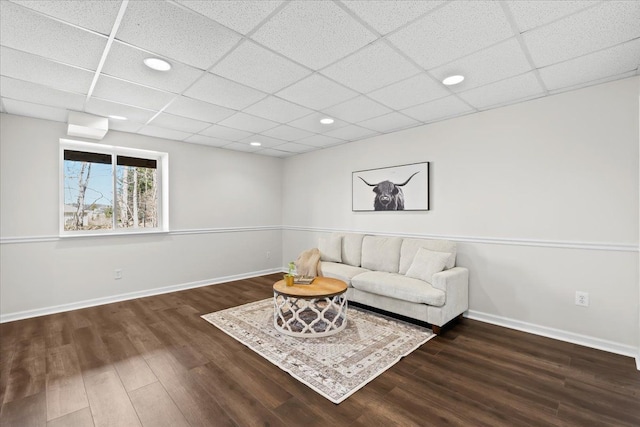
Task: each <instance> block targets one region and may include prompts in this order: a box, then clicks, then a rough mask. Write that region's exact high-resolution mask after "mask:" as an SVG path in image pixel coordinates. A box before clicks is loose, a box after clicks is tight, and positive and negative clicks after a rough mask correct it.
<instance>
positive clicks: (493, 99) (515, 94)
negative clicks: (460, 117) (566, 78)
mask: <svg viewBox="0 0 640 427" xmlns="http://www.w3.org/2000/svg"><path fill="white" fill-rule="evenodd" d="M543 94H544V92H543V89H542V87H540V83H539V82H538V79H537V78H536V76H535V74H534V73H526V74H523V75H520V76H516V77H511V78H509V79H506V80H502V81H499V82H496V83H491V84H489V85H486V86H482V87H479V88H476V89H471V90H468V91H466V92H461V93H459V94H458V96H460V98H462V99H464V100H465V101H467V102H468V103H469V104H471V105H473V106H474V107H476V108H478V109H484V108H487V107H492V106H496V105H504V104H509V103H512V102H515V101H519V100H524V99H529V98H531V97H534V96H542V95H543Z"/></svg>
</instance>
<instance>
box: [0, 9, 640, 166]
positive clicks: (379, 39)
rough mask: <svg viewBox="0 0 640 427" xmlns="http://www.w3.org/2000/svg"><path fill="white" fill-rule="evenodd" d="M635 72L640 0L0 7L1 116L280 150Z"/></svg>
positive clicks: (639, 57)
mask: <svg viewBox="0 0 640 427" xmlns="http://www.w3.org/2000/svg"><path fill="white" fill-rule="evenodd" d="M147 57H157V58H161V59H164V60H166V61H167V62H169V63H170V64H171V65H172V69H171V70H169V71H164V72H162V71H155V70H152V69H149V68H147V67H145V66H144V65H143V64H142V59H144V58H147ZM639 65H640V1H636V0H629V1H627V0H618V1H616V0H612V1H589V0H586V1H584V0H580V1H566V2H558V1H540V0H501V1H499V2H495V1H484V0H478V1H474V2H461V1H436V0H433V1H431V0H429V1H423V0H395V1H391V0H383V1H364V0H324V1H315V0H309V1H307V0H290V1H281V0H268V1H266V0H221V1H215V2H209V1H185V0H172V1H163V0H159V1H154V2H137V1H134V2H130V1H128V0H123V1H109V2H104V1H83V2H54V1H42V2H34V1H29V0H0V77H1V78H0V112H2V113H9V114H18V115H25V116H31V117H36V118H42V119H47V120H56V121H62V122H64V121H66V120H67V115H68V113H69V112H70V111H83V112H87V113H91V114H96V115H101V116H104V117H108V116H112V115H113V116H123V117H126V118H127V119H128V120H126V121H118V120H115V119H111V118H110V119H109V122H110V123H109V126H110V129H113V130H117V131H123V132H130V133H139V134H142V135H151V136H155V137H160V138H168V139H174V140H179V141H184V142H187V143H195V144H204V145H210V146H215V147H221V148H223V149H229V150H238V151H245V152H254V153H256V154H262V155H267V156H276V157H289V156H293V155H296V154H298V153H305V152H309V151H314V150H319V149H323V148H326V147H331V146H334V145H338V144H344V143H348V142H351V141H356V140H360V139H364V138H369V137H372V136H376V135H381V134H386V133H390V132H395V131H398V130H400V129H406V128H410V127H414V126H420V125H424V124H428V123H433V122H436V121H440V120H446V119H450V118H453V117H459V116H461V115H466V114H470V113H474V112H477V111H484V110H487V109H491V108H497V107H500V106H504V105H509V104H513V103H518V102H524V101H527V100H531V99H536V98H539V97H543V96H547V95H553V94H556V93H560V92H563V91H567V90H573V89H577V88H581V87H586V86H590V85H593V84H599V83H602V82H606V81H611V80H616V79H621V78H625V77H630V76H637V75H638V74H639V71H638V67H639ZM452 74H461V75H464V76H465V79H464V81H463V82H462V83H460V84H458V85H455V86H445V85H443V84H442V83H441V82H442V80H443V79H444V78H445V77H448V76H449V75H452ZM39 94H40V95H39ZM79 100H83V101H82V102H79ZM325 117H331V118H333V119H334V121H333V123H331V124H328V125H325V124H320V119H322V118H325ZM251 142H261V143H262V145H261V146H254V145H250V143H251Z"/></svg>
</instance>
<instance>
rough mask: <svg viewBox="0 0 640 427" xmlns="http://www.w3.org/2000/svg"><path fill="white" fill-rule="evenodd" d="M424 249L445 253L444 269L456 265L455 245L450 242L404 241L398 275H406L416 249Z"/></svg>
mask: <svg viewBox="0 0 640 427" xmlns="http://www.w3.org/2000/svg"><path fill="white" fill-rule="evenodd" d="M420 248H425V249H428V250H430V251H433V252H446V253H448V254H449V259H448V260H447V264H446V265H445V269H449V268H453V267H454V266H455V265H456V243H455V242H452V241H450V240H432V239H404V240H403V241H402V249H401V250H400V267H399V271H398V272H399V273H400V274H407V270H409V267H411V263H413V259H414V258H415V257H416V254H417V253H418V249H420Z"/></svg>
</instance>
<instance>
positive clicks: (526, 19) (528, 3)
mask: <svg viewBox="0 0 640 427" xmlns="http://www.w3.org/2000/svg"><path fill="white" fill-rule="evenodd" d="M506 3H507V5H508V7H509V9H510V10H511V13H512V14H513V18H514V19H515V21H516V25H517V26H518V29H520V32H521V33H523V32H525V31H529V30H531V29H533V28H536V27H539V26H541V25H545V24H548V23H549V22H553V21H555V20H557V19H559V18H562V17H565V16H567V15H571V14H572V13H575V12H577V11H579V10H582V9H584V8H587V7H589V6H593V5H596V4H598V3H600V1H573V0H563V1H557V0H515V1H514V0H509V1H507V2H506Z"/></svg>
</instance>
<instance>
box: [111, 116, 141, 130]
mask: <svg viewBox="0 0 640 427" xmlns="http://www.w3.org/2000/svg"><path fill="white" fill-rule="evenodd" d="M143 126H144V125H143V124H142V123H136V122H131V121H129V120H113V119H109V130H110V131H111V130H117V131H120V132H129V133H138V131H139V130H140V129H142V127H143Z"/></svg>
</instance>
